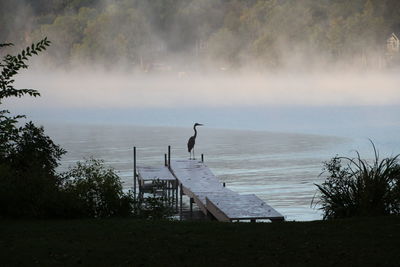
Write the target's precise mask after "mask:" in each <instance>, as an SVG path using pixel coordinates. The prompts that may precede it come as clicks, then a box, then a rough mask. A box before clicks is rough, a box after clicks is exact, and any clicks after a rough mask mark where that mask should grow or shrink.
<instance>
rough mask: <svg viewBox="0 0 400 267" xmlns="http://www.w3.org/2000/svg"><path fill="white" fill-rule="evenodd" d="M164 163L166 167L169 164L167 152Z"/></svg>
mask: <svg viewBox="0 0 400 267" xmlns="http://www.w3.org/2000/svg"><path fill="white" fill-rule="evenodd" d="M164 165H165V167H167V166H168V162H167V154H166V153H165V154H164Z"/></svg>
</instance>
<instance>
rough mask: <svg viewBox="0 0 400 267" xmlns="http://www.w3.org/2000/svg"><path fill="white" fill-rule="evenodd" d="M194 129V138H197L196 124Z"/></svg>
mask: <svg viewBox="0 0 400 267" xmlns="http://www.w3.org/2000/svg"><path fill="white" fill-rule="evenodd" d="M193 129H194V135H193V136H194V138H196V136H197V130H196V126H194V127H193Z"/></svg>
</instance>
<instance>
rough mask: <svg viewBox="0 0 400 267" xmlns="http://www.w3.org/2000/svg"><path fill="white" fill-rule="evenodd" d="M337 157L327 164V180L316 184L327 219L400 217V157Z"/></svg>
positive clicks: (325, 172)
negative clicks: (392, 215)
mask: <svg viewBox="0 0 400 267" xmlns="http://www.w3.org/2000/svg"><path fill="white" fill-rule="evenodd" d="M372 146H373V149H374V159H373V160H372V162H368V161H367V160H365V159H362V158H361V156H360V154H359V153H358V152H357V157H356V158H348V157H338V156H336V157H334V158H333V159H331V160H330V161H329V162H325V163H324V172H323V174H326V175H327V176H326V180H325V182H323V183H322V184H321V185H316V186H317V188H318V191H319V193H320V194H321V195H320V199H319V201H318V202H317V204H320V205H321V208H320V209H321V210H322V211H323V213H324V215H323V217H324V219H337V218H346V217H357V216H383V215H391V214H400V164H399V162H398V158H399V157H400V155H397V156H394V157H389V158H384V159H382V160H381V159H380V158H379V155H378V153H377V151H376V148H375V146H374V144H372Z"/></svg>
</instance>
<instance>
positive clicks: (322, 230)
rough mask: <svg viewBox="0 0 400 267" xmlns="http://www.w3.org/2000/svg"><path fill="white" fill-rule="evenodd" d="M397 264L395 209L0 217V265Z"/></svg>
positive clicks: (399, 246) (399, 220)
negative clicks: (226, 217) (293, 217)
mask: <svg viewBox="0 0 400 267" xmlns="http://www.w3.org/2000/svg"><path fill="white" fill-rule="evenodd" d="M10 265H12V266H14V265H18V266H20V265H24V266H32V265H38V266H48V265H51V266H54V265H62V266H65V265H84V266H87V265H90V266H96V265H101V266H121V265H131V266H174V265H183V266H259V265H264V266H280V265H282V266H298V265H301V266H400V217H385V218H375V219H371V218H368V219H352V220H338V221H331V222H322V221H318V222H303V223H299V222H288V223H275V224H266V223H257V224H250V223H240V224H237V223H235V224H230V223H216V222H161V221H156V222H149V221H137V220H131V219H110V220H70V221H0V266H10Z"/></svg>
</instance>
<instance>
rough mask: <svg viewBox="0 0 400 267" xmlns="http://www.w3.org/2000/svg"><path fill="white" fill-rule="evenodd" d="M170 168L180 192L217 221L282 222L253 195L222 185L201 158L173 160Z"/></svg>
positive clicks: (277, 214)
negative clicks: (180, 186)
mask: <svg viewBox="0 0 400 267" xmlns="http://www.w3.org/2000/svg"><path fill="white" fill-rule="evenodd" d="M171 170H172V172H173V174H174V175H175V177H176V178H177V179H178V181H179V183H180V184H181V185H182V190H183V193H184V194H186V195H188V196H189V197H190V198H192V199H193V200H194V201H195V202H196V204H197V205H198V206H199V208H200V209H201V210H202V211H203V212H204V213H211V214H212V215H213V216H214V217H215V218H216V219H218V220H220V221H234V220H250V221H255V220H257V219H268V220H271V221H281V220H284V217H283V216H282V215H281V214H280V213H279V212H277V211H276V210H275V209H273V208H272V207H271V206H269V205H268V204H266V203H265V202H264V201H262V200H261V199H260V198H258V197H257V196H256V195H253V194H252V195H240V194H238V193H236V192H234V191H232V190H230V189H228V188H225V187H224V186H223V185H222V184H221V182H220V181H219V180H218V178H217V177H216V176H215V175H214V174H213V173H212V172H211V170H210V169H209V168H208V167H207V166H206V165H205V164H204V163H203V162H201V161H197V160H175V161H172V162H171Z"/></svg>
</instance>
